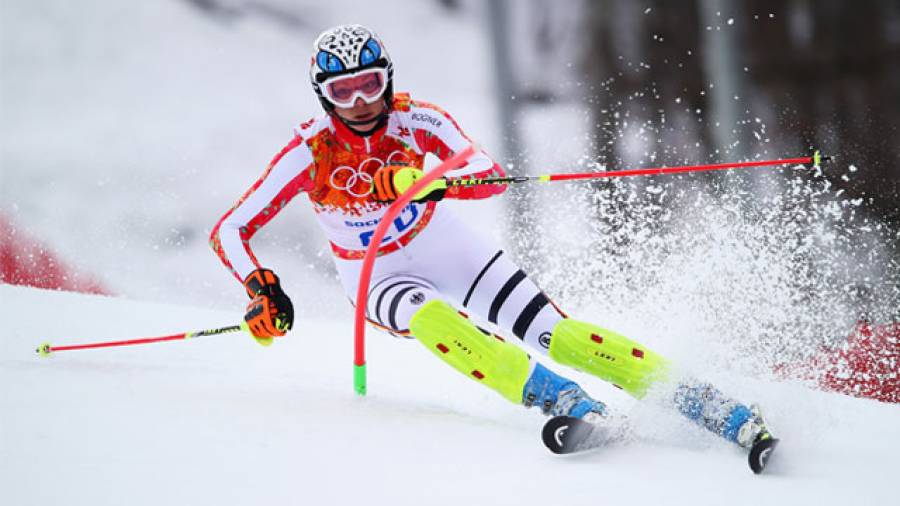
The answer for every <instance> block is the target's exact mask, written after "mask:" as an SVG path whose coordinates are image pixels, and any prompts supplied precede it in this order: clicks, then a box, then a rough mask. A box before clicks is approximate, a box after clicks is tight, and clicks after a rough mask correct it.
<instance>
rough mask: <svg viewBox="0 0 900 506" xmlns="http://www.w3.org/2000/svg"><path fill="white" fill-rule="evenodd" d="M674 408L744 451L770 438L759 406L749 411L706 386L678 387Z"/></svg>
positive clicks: (712, 387) (695, 384)
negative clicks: (761, 440)
mask: <svg viewBox="0 0 900 506" xmlns="http://www.w3.org/2000/svg"><path fill="white" fill-rule="evenodd" d="M675 406H676V407H678V410H679V411H681V413H682V414H684V415H685V416H686V417H688V418H690V419H691V420H694V421H695V422H697V423H698V424H700V425H703V426H704V427H706V428H707V429H708V430H709V431H710V432H713V433H715V434H718V435H720V436H722V437H723V438H725V439H727V440H728V441H731V442H732V443H736V444H737V445H738V446H741V447H743V448H748V449H749V448H751V447H752V446H753V445H754V444H755V443H756V442H757V441H759V440H760V439H766V438H769V437H771V434H769V431H768V429H767V428H766V423H765V421H764V420H763V418H762V414H761V413H760V410H759V406H756V405H755V404H754V405H751V406H750V407H749V408H748V407H747V406H745V405H743V404H741V403H739V402H737V401H736V400H734V399H732V398H730V397H727V396H726V395H725V394H723V393H722V392H721V391H720V390H719V389H717V388H715V387H714V386H712V385H710V384H709V383H700V382H685V383H681V384H680V385H678V387H677V388H676V390H675Z"/></svg>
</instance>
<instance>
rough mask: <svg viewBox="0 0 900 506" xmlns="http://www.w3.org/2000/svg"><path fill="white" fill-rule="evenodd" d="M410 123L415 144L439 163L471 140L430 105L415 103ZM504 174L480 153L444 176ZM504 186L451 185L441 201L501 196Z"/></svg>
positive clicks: (498, 166) (449, 118)
mask: <svg viewBox="0 0 900 506" xmlns="http://www.w3.org/2000/svg"><path fill="white" fill-rule="evenodd" d="M410 112H411V114H410V118H411V122H412V124H413V125H414V127H415V138H416V143H417V144H419V146H420V147H421V148H422V149H423V150H424V151H425V152H428V153H431V154H433V155H435V156H437V157H438V158H440V159H441V160H446V159H447V158H449V157H451V156H453V154H454V153H457V152H459V151H462V150H463V149H465V148H466V147H468V146H469V144H471V143H472V141H471V140H470V139H469V138H468V137H467V136H466V134H465V133H463V131H462V129H461V128H460V127H459V125H458V124H457V123H456V121H455V120H454V119H453V117H452V116H450V114H448V113H447V112H446V111H444V110H443V109H441V108H440V107H437V106H435V105H432V104H428V103H425V102H419V101H414V102H413V106H412V108H411V110H410ZM504 176H506V172H505V171H504V170H503V168H502V167H500V165H499V164H498V163H497V162H495V161H494V160H493V159H491V157H489V156H488V155H487V153H485V152H484V151H483V150H481V151H478V152H477V153H476V154H474V155H473V156H471V157H470V158H469V162H468V163H467V164H466V165H464V166H463V167H461V168H459V169H455V170H451V171H449V172H447V173H446V174H445V176H444V177H447V178H460V177H464V178H484V177H504ZM505 190H506V185H477V186H454V187H452V188H448V189H447V192H446V193H445V194H444V198H455V199H483V198H487V197H491V196H493V195H497V194H500V193H503V192H504V191H505Z"/></svg>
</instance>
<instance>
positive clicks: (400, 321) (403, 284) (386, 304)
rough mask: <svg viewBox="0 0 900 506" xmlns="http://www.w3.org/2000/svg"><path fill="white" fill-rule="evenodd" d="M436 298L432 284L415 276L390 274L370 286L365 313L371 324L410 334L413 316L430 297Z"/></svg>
mask: <svg viewBox="0 0 900 506" xmlns="http://www.w3.org/2000/svg"><path fill="white" fill-rule="evenodd" d="M437 297H438V294H437V291H436V290H435V288H434V286H432V285H431V283H429V282H428V281H425V280H424V279H421V278H417V277H414V276H391V277H387V278H383V279H380V280H378V281H376V282H375V283H374V284H373V285H372V289H371V290H369V297H368V302H367V306H366V316H367V317H368V318H369V320H370V321H371V322H372V323H375V324H377V325H379V326H383V327H385V328H386V329H387V330H389V331H392V332H393V333H397V334H401V335H404V334H407V333H409V322H410V320H411V319H412V316H413V315H414V314H415V313H416V311H418V310H419V309H420V308H421V307H422V306H423V305H424V304H425V303H426V302H428V301H429V300H433V299H436V298H437Z"/></svg>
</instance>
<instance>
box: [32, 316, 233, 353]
mask: <svg viewBox="0 0 900 506" xmlns="http://www.w3.org/2000/svg"><path fill="white" fill-rule="evenodd" d="M239 330H247V324H246V323H243V322H241V324H240V325H231V326H230V327H222V328H218V329H208V330H199V331H197V332H184V333H181V334H175V335H171V336H162V337H142V338H138V339H127V340H125V341H105V342H100V343H88V344H70V345H66V346H52V345H51V344H50V343H43V344H41V345H40V346H38V347H37V349H36V350H35V351H36V352H37V353H39V354H41V355H42V356H45V357H46V356H49V355H50V354H51V353H54V352H57V351H68V350H86V349H89V348H112V347H114V346H131V345H134V344H149V343H161V342H164V341H179V340H184V339H193V338H195V337H206V336H215V335H219V334H227V333H229V332H237V331H239Z"/></svg>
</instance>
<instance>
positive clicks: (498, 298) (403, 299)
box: [335, 206, 563, 355]
mask: <svg viewBox="0 0 900 506" xmlns="http://www.w3.org/2000/svg"><path fill="white" fill-rule="evenodd" d="M335 265H336V267H337V270H338V273H339V274H340V278H341V282H342V284H343V286H344V290H345V291H346V293H347V295H348V296H349V297H350V299H351V300H352V301H354V303H355V301H356V291H357V286H358V282H359V272H360V269H361V268H362V260H345V259H341V258H337V257H335ZM434 298H438V299H441V300H444V301H445V302H447V303H449V304H451V305H453V306H455V307H456V308H457V309H459V310H461V311H462V312H463V313H465V314H467V315H470V316H474V317H475V318H476V319H477V320H483V321H484V320H486V321H489V322H491V323H493V324H495V325H497V326H498V327H499V328H500V329H501V330H502V331H503V332H504V333H511V334H513V335H514V336H516V337H518V338H519V339H522V340H523V341H524V342H525V343H527V344H528V345H529V346H531V347H533V348H535V349H537V350H538V351H540V352H541V353H543V354H545V355H546V354H547V351H548V347H549V345H550V332H551V331H552V330H553V327H554V326H555V325H556V323H557V322H558V321H559V320H560V319H561V318H563V316H562V315H561V314H560V313H559V311H557V309H556V308H555V307H554V306H553V304H552V303H550V300H549V299H548V298H547V296H546V295H544V293H543V292H542V291H541V290H540V289H539V288H538V287H537V286H536V285H535V284H534V283H533V282H532V281H531V280H530V279H529V278H528V276H527V275H526V274H525V273H524V272H523V271H522V270H521V269H519V267H518V266H517V265H516V264H515V263H514V262H513V261H512V259H510V258H509V255H508V254H506V253H504V252H503V251H502V250H500V249H499V248H498V247H496V246H494V245H492V244H491V242H490V241H488V240H486V239H485V238H483V237H482V236H481V234H478V233H476V232H475V231H474V230H471V229H470V228H468V227H466V226H465V225H464V224H463V223H462V222H461V221H460V220H459V218H457V217H456V216H455V215H454V214H452V213H451V212H450V211H449V210H446V209H442V208H441V207H440V206H439V207H438V208H437V209H436V211H435V216H434V218H433V219H432V221H431V223H429V224H428V226H427V227H425V229H424V230H422V232H420V233H419V235H418V236H417V237H416V238H414V239H413V240H412V241H411V242H410V243H409V244H407V245H406V246H405V247H403V248H400V249H399V250H397V251H395V252H393V253H390V254H387V255H384V256H381V257H378V258H377V259H376V260H375V266H374V269H373V272H372V280H371V284H370V288H369V297H368V304H367V307H366V312H367V317H368V318H369V319H370V320H372V321H374V322H376V323H378V324H380V325H383V326H385V327H387V328H389V329H391V330H393V331H395V332H397V333H401V334H402V333H406V332H408V330H409V321H410V318H412V316H413V314H415V312H416V311H417V310H418V309H419V307H421V305H422V304H424V303H425V302H426V301H428V300H431V299H434Z"/></svg>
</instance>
